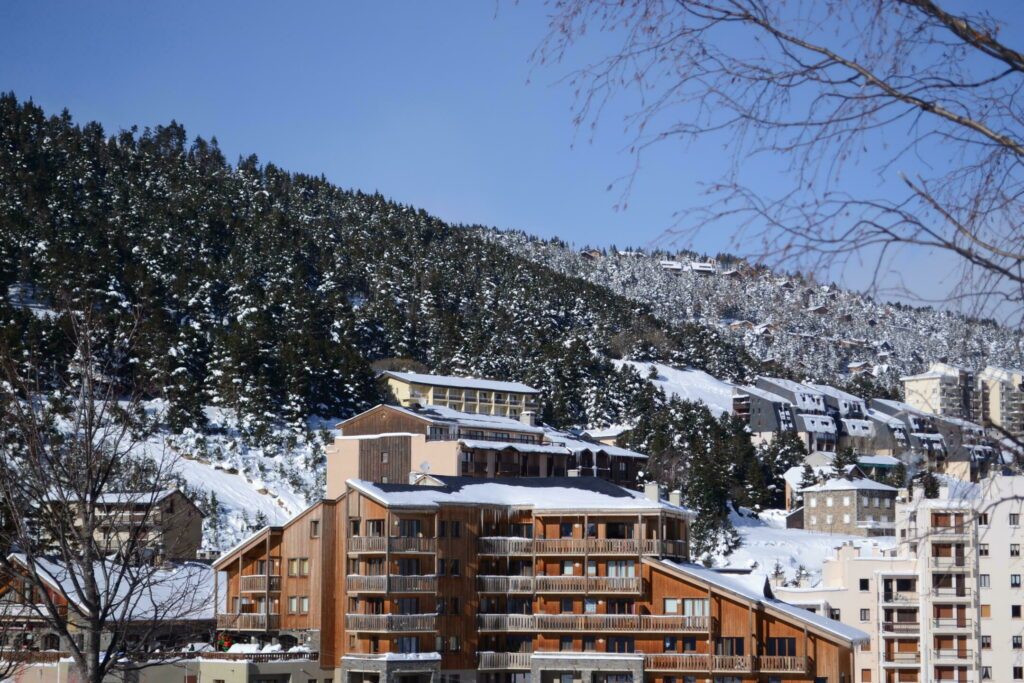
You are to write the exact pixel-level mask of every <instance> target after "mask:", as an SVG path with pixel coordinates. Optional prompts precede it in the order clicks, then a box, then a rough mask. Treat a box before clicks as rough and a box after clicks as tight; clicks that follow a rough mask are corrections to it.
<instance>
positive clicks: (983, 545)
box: [978, 543, 988, 557]
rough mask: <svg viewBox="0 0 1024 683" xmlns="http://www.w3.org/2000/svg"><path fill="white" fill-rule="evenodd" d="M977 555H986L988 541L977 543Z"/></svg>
mask: <svg viewBox="0 0 1024 683" xmlns="http://www.w3.org/2000/svg"><path fill="white" fill-rule="evenodd" d="M978 556H979V557H988V543H979V544H978Z"/></svg>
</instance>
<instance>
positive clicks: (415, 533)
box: [398, 519, 423, 538]
mask: <svg viewBox="0 0 1024 683" xmlns="http://www.w3.org/2000/svg"><path fill="white" fill-rule="evenodd" d="M398 535H399V536H401V537H402V538H420V537H421V536H423V524H422V523H421V522H420V520H418V519H400V520H398Z"/></svg>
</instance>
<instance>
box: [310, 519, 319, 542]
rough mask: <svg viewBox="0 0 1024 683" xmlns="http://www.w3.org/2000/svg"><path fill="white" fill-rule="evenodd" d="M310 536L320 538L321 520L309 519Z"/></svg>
mask: <svg viewBox="0 0 1024 683" xmlns="http://www.w3.org/2000/svg"><path fill="white" fill-rule="evenodd" d="M309 537H310V538H320V520H319V519H311V520H309Z"/></svg>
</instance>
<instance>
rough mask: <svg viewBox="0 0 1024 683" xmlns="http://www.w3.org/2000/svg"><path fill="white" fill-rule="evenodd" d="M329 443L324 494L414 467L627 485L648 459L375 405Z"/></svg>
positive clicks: (518, 425) (488, 422)
mask: <svg viewBox="0 0 1024 683" xmlns="http://www.w3.org/2000/svg"><path fill="white" fill-rule="evenodd" d="M338 426H339V428H340V430H341V436H340V437H338V438H337V439H335V442H334V444H333V445H331V446H330V447H328V449H327V451H328V456H327V457H328V462H329V463H330V466H329V467H328V486H327V495H328V497H335V496H337V495H338V494H339V493H340V492H341V490H342V489H343V488H344V482H345V481H346V480H348V479H366V480H370V481H376V482H380V483H392V484H393V483H403V482H406V481H408V480H409V476H410V475H411V474H412V473H414V472H429V473H432V474H438V475H443V476H468V477H483V478H494V477H547V476H567V475H573V474H575V475H579V476H581V477H588V476H592V477H598V478H602V479H608V480H611V481H615V482H617V483H621V484H624V485H626V484H634V483H635V482H636V480H637V474H638V472H639V471H640V470H641V469H642V468H643V466H644V463H645V462H646V459H647V456H645V455H644V454H642V453H637V452H635V451H631V450H629V449H626V448H622V447H620V446H615V445H609V444H604V443H601V442H598V441H596V440H591V439H586V438H585V437H583V436H578V435H573V434H570V433H567V432H562V431H558V430H553V429H550V428H547V427H543V426H540V425H537V424H535V423H534V421H533V420H532V419H530V415H529V414H523V415H522V416H520V419H518V420H513V419H511V418H507V417H501V416H495V415H480V414H477V413H463V412H459V411H456V410H452V409H451V408H440V407H437V406H426V407H419V408H403V407H401V406H392V405H379V406H376V407H374V408H371V409H370V410H367V411H365V412H363V413H361V414H359V415H356V416H355V417H352V418H350V419H348V420H346V421H345V422H342V423H341V424H340V425H338Z"/></svg>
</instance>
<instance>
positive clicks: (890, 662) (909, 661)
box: [882, 652, 921, 666]
mask: <svg viewBox="0 0 1024 683" xmlns="http://www.w3.org/2000/svg"><path fill="white" fill-rule="evenodd" d="M920 664H921V653H920V652H886V653H883V654H882V666H920Z"/></svg>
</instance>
